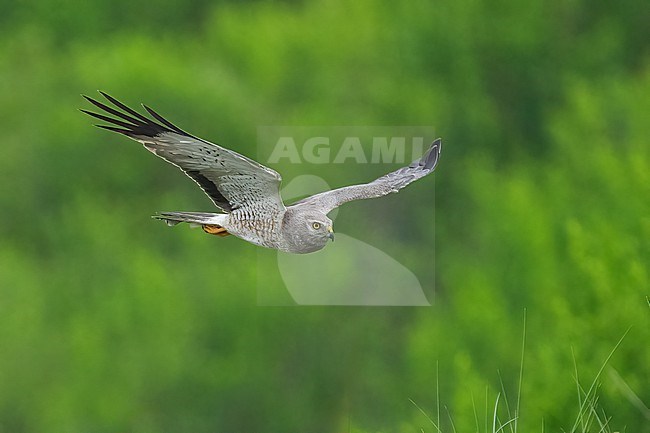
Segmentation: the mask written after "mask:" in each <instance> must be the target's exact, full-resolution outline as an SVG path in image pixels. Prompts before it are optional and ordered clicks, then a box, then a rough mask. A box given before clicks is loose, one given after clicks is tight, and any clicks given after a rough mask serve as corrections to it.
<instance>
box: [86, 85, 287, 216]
mask: <svg viewBox="0 0 650 433" xmlns="http://www.w3.org/2000/svg"><path fill="white" fill-rule="evenodd" d="M100 93H101V94H102V95H103V96H104V97H105V98H106V99H107V100H108V101H109V102H110V103H111V104H112V105H113V106H114V107H115V108H113V107H110V106H108V105H105V104H103V103H101V102H99V101H96V100H94V99H92V98H90V97H88V96H85V95H84V98H86V99H87V100H88V101H89V102H90V103H91V104H93V105H94V106H96V107H97V108H99V109H101V110H103V112H104V114H99V113H94V112H91V111H88V110H81V111H83V112H84V113H86V114H89V115H90V116H93V117H95V118H97V119H100V120H102V121H105V122H108V123H109V124H110V125H97V126H99V127H100V128H104V129H108V130H109V131H113V132H117V133H120V134H124V135H126V136H127V137H129V138H132V139H133V140H136V141H139V142H140V143H142V144H143V145H144V147H146V148H147V149H148V150H150V151H151V152H152V153H154V154H155V155H157V156H159V157H161V158H162V159H164V160H165V161H167V162H169V163H171V164H174V165H176V166H177V167H179V168H180V169H181V170H182V171H183V172H184V173H185V174H186V175H188V176H189V177H190V178H192V180H194V181H195V182H196V183H197V184H198V185H199V186H200V187H201V189H203V191H204V192H205V193H206V194H207V195H208V196H209V197H210V198H211V199H212V201H213V202H214V204H215V205H217V206H218V207H219V208H220V209H222V210H223V211H225V212H229V213H230V212H242V213H246V214H247V215H250V216H251V217H252V216H253V215H255V219H260V218H262V219H263V218H268V217H271V216H273V215H277V212H280V211H283V210H284V204H283V203H282V198H281V197H280V182H281V181H282V178H281V177H280V175H279V174H278V173H277V172H276V171H275V170H272V169H270V168H268V167H265V166H263V165H261V164H259V163H257V162H255V161H253V160H252V159H250V158H247V157H245V156H243V155H240V154H239V153H237V152H234V151H232V150H229V149H225V148H223V147H221V146H219V145H216V144H213V143H210V142H208V141H205V140H202V139H200V138H198V137H195V136H193V135H191V134H188V133H187V132H185V131H183V130H182V129H180V128H178V127H177V126H175V125H173V124H172V123H171V122H169V121H167V120H166V119H164V118H163V117H162V116H160V115H159V114H158V113H156V112H155V111H154V110H152V109H151V108H149V107H147V106H146V105H143V107H144V108H145V110H147V112H148V113H149V114H150V115H151V116H152V117H153V119H150V118H147V117H145V116H143V115H141V114H140V113H138V112H137V111H135V110H133V109H131V108H129V107H127V106H126V105H124V104H122V103H121V102H119V101H118V100H116V99H115V98H113V97H111V96H109V95H107V94H106V93H104V92H100ZM109 115H110V116H109ZM154 119H155V120H154Z"/></svg>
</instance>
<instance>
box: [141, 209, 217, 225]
mask: <svg viewBox="0 0 650 433" xmlns="http://www.w3.org/2000/svg"><path fill="white" fill-rule="evenodd" d="M224 216H225V215H223V214H217V213H209V212H161V213H159V214H157V215H152V216H151V218H155V219H157V220H161V221H165V223H167V225H168V226H175V225H176V224H180V223H189V224H190V225H191V226H194V227H200V226H203V225H205V224H214V225H220V223H222V222H223V221H222V220H223V217H224Z"/></svg>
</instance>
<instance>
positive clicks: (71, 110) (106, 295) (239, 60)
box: [0, 0, 650, 433]
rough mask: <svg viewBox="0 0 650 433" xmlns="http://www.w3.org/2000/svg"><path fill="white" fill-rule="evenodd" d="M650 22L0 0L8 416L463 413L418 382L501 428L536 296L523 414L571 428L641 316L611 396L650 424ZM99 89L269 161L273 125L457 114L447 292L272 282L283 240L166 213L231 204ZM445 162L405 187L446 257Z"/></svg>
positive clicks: (374, 5)
mask: <svg viewBox="0 0 650 433" xmlns="http://www.w3.org/2000/svg"><path fill="white" fill-rule="evenodd" d="M648 22H650V10H649V8H648V4H647V1H644V0H638V1H635V0H630V1H623V2H611V1H604V0H596V1H587V0H572V1H531V2H522V1H518V0H502V1H494V2H480V1H476V0H460V1H449V2H438V1H435V2H424V1H412V2H407V1H403V2H400V1H396V2H375V1H367V0H361V1H357V2H345V1H336V0H333V1H315V2H307V1H305V2H300V1H295V2H292V1H284V2H267V1H248V2H207V1H194V2H186V1H180V0H166V1H159V2H156V3H145V2H133V1H127V0H119V1H87V2H82V1H76V2H75V1H71V2H64V1H54V0H49V1H41V0H38V1H36V0H24V1H20V2H18V1H16V2H11V1H7V0H3V1H0V38H1V39H0V127H1V135H0V137H1V138H0V141H1V145H0V221H1V222H2V224H0V241H1V242H0V431H2V432H12V433H19V432H40V433H45V432H118V431H122V432H125V431H129V432H282V433H285V432H298V431H301V432H349V431H352V432H413V431H417V432H419V431H422V430H424V431H426V432H433V431H435V428H434V427H433V426H432V425H431V423H430V422H429V420H428V419H427V417H425V416H424V415H423V414H422V413H421V412H420V410H419V409H418V407H416V406H415V405H414V404H413V403H412V402H411V401H409V400H412V401H413V402H415V403H416V404H417V406H419V407H420V408H421V409H422V410H423V411H424V412H425V413H427V414H428V416H429V417H431V418H433V419H434V420H435V418H436V415H435V413H436V411H437V408H438V407H439V408H440V411H441V412H442V417H443V420H442V421H441V424H442V427H443V429H444V430H445V431H452V429H453V426H451V421H450V419H453V423H454V425H455V428H456V429H457V431H459V432H465V431H476V430H480V431H487V430H490V429H491V424H492V410H493V406H494V403H495V399H496V395H497V393H498V392H500V391H502V388H503V390H505V394H506V395H507V397H508V402H509V405H510V409H511V412H512V410H513V409H514V406H515V405H516V399H517V383H518V377H519V373H520V368H519V365H520V357H521V340H522V333H523V323H524V319H523V316H524V310H526V312H527V313H526V314H527V321H526V333H527V336H526V349H525V368H524V371H523V384H522V390H521V391H522V392H521V409H520V415H521V416H520V418H519V419H518V429H519V431H522V432H530V431H542V425H544V431H559V430H560V429H561V428H563V429H565V430H570V429H571V426H572V425H573V423H574V421H575V419H576V416H577V413H578V411H579V403H578V400H579V392H578V390H577V389H576V384H575V372H574V363H575V365H577V370H578V375H579V377H580V381H581V383H582V384H583V386H585V387H588V386H589V384H590V382H591V381H592V380H593V379H594V378H595V377H596V375H597V372H598V370H599V368H600V367H601V365H602V363H603V362H604V360H605V358H606V357H607V355H608V353H609V352H610V351H611V350H612V349H613V348H614V346H615V345H616V342H617V341H618V340H619V338H621V336H622V335H623V334H624V333H625V331H626V330H627V329H628V328H631V329H630V331H629V333H628V334H627V336H626V337H625V339H624V340H623V342H622V344H621V346H620V347H619V349H618V350H617V351H616V353H615V354H614V356H613V358H612V359H611V360H610V362H609V363H608V367H607V368H605V370H604V372H603V374H602V376H601V383H602V386H601V388H600V390H599V395H600V400H599V405H600V406H601V407H602V409H603V410H604V411H605V413H606V414H607V416H611V417H612V419H611V421H610V425H611V428H612V430H613V431H623V430H625V431H629V432H637V433H647V432H650V422H649V421H648V411H647V409H646V410H644V409H643V408H642V407H640V406H639V401H638V400H635V398H634V396H633V395H634V394H635V395H636V396H637V397H638V399H640V401H642V402H644V403H645V405H650V344H648V342H650V308H649V307H648V303H647V299H646V296H647V295H648V294H650V287H649V286H650V271H649V270H648V268H649V267H648V264H649V263H650V194H649V193H650V170H649V169H648V168H649V166H650V146H649V143H648V137H650V122H649V120H648V119H649V115H650V97H649V96H650V44H649V42H648V41H650V27H649V26H648V25H647V23H648ZM96 89H102V90H106V91H108V92H109V93H111V94H112V95H114V96H116V97H118V98H120V99H122V100H123V101H124V102H127V103H129V104H131V105H135V104H137V103H139V102H145V103H147V104H148V105H150V106H153V107H154V108H156V109H157V110H158V111H159V112H161V113H162V114H164V115H166V116H167V117H168V118H170V119H171V120H172V121H174V122H175V123H176V124H178V125H179V126H180V127H182V128H184V129H186V130H189V131H190V132H192V133H194V134H196V135H198V136H201V137H205V138H207V139H211V140H214V141H217V142H219V143H221V144H224V145H227V146H229V147H232V148H235V149H236V150H238V151H240V152H242V153H244V154H248V155H251V156H255V155H256V152H257V149H256V128H257V126H258V125H434V126H435V127H436V128H437V130H438V134H439V135H440V136H442V137H443V138H444V140H445V147H444V152H443V154H442V160H441V163H440V165H439V168H438V170H437V171H436V173H435V174H434V177H435V190H436V197H435V256H436V257H435V280H434V281H431V280H426V281H422V284H423V287H424V289H425V292H426V293H427V296H428V297H429V300H430V301H432V303H433V306H431V307H422V308H360V307H357V308H355V307H260V306H257V302H256V299H257V290H256V287H257V281H258V277H259V273H260V272H264V269H258V268H257V266H256V265H255V263H256V262H255V260H256V257H257V254H261V253H260V252H259V251H260V250H259V248H256V247H254V246H253V245H250V244H247V243H245V242H242V241H239V240H238V239H234V238H232V237H231V238H227V239H218V238H214V237H211V236H205V235H203V234H202V233H200V232H199V231H197V230H189V229H187V228H180V227H179V228H177V229H175V230H171V229H168V228H167V227H165V226H164V225H163V224H160V223H155V222H153V221H151V220H150V219H149V215H150V214H152V213H154V212H156V211H160V210H208V209H209V205H210V203H209V201H208V200H207V199H206V198H205V197H204V196H203V195H202V193H201V192H200V191H199V190H198V188H196V187H195V185H194V184H193V183H192V182H191V181H190V180H189V179H186V178H185V177H184V176H183V174H182V173H180V172H179V171H177V170H175V169H174V168H173V167H170V166H168V165H166V164H164V163H162V162H161V161H160V160H157V159H156V158H153V157H152V156H151V155H150V154H148V153H147V152H145V151H144V150H143V149H142V148H141V146H139V145H137V144H136V143H134V142H130V141H128V140H126V139H124V138H123V137H118V136H116V135H111V134H109V133H108V132H105V131H100V130H98V129H96V128H93V127H91V124H92V123H93V122H92V121H91V119H89V118H87V117H86V116H84V115H82V114H81V113H79V112H78V111H77V108H80V107H84V108H88V104H87V103H85V101H83V100H82V99H81V97H80V96H79V94H80V93H84V94H90V95H97V94H96V93H95V90H96ZM277 168H278V169H280V167H277ZM302 168H303V169H304V167H302ZM382 169H385V167H377V166H374V167H373V166H372V165H367V166H362V167H359V166H356V165H354V164H350V165H349V166H347V167H342V168H337V170H336V172H335V173H336V177H335V178H331V179H327V181H328V182H329V183H330V184H331V185H332V186H339V185H345V184H349V183H354V182H361V181H365V180H368V179H371V178H372V177H373V176H375V175H379V174H381V170H382ZM282 170H285V168H282ZM286 170H288V173H291V170H292V168H291V167H288V168H286ZM378 170H379V171H378ZM284 172H285V171H283V173H284ZM285 178H286V177H285ZM432 185H433V181H432V178H427V179H425V180H422V181H420V182H418V183H417V184H414V185H412V186H411V187H409V188H408V189H407V190H404V191H403V192H402V193H400V194H398V195H394V196H392V197H390V198H386V199H385V200H390V202H389V203H392V204H394V205H395V206H403V205H404V204H408V206H409V211H408V214H407V215H404V216H401V217H400V219H399V220H398V221H397V222H392V224H393V225H394V226H396V228H394V227H390V230H388V233H387V234H386V238H385V239H386V242H387V243H390V244H391V245H393V246H394V247H395V248H398V249H400V251H402V252H401V253H400V254H401V256H400V257H402V260H405V261H407V262H408V263H409V267H410V268H412V269H414V270H416V271H417V270H422V269H429V268H430V267H431V266H433V263H432V262H431V260H430V258H431V254H430V252H431V248H433V247H432V245H431V244H430V243H425V242H421V241H419V240H418V239H420V238H419V237H418V234H423V235H424V238H427V237H428V238H431V237H432V233H433V230H434V225H433V224H432V222H431V217H430V209H431V208H430V206H431V204H430V202H427V201H426V200H418V198H421V197H423V196H426V194H427V193H429V192H430V191H431V188H432ZM366 205H367V206H368V207H367V208H366ZM349 206H350V209H349V210H348V209H346V208H344V209H342V210H341V212H340V214H339V216H338V219H337V230H339V231H341V232H344V233H347V234H350V235H354V236H355V237H357V238H359V239H368V236H370V234H371V230H372V229H373V227H372V226H371V225H361V224H359V223H358V222H357V221H358V216H359V215H361V213H360V212H365V211H369V210H372V209H373V206H374V205H373V204H370V202H368V203H367V204H355V205H349ZM377 224H380V225H381V226H382V227H381V228H382V229H384V228H385V225H386V224H387V222H384V221H380V222H378V223H377ZM375 229H377V227H375ZM374 239H376V238H374ZM380 239H382V238H380ZM335 246H336V244H333V245H330V246H328V248H332V247H335ZM378 247H379V246H378ZM269 253H273V252H269ZM425 259H426V260H425ZM268 271H269V272H273V271H274V270H273V269H269V270H268ZM416 273H417V272H416ZM436 371H438V372H439V373H438V374H437V373H436ZM502 383H503V385H502ZM633 393H634V394H633ZM437 394H439V396H440V404H439V405H438V404H437V403H436V400H437V399H436V395H437ZM500 401H501V404H500V408H501V409H500V419H501V420H502V421H504V422H505V421H506V420H507V419H508V414H507V411H506V408H505V405H504V396H503V392H502V395H501V397H500ZM445 408H446V410H445ZM475 411H476V416H475ZM447 413H449V416H448V415H447ZM486 418H488V419H487V420H486ZM475 419H477V420H475ZM486 424H488V426H486ZM599 429H600V427H598V426H594V427H593V428H592V431H599ZM583 430H585V431H586V430H588V429H587V428H584V429H583Z"/></svg>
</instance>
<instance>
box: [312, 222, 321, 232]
mask: <svg viewBox="0 0 650 433" xmlns="http://www.w3.org/2000/svg"><path fill="white" fill-rule="evenodd" d="M311 226H312V227H313V228H314V230H318V229H319V228H320V224H319V223H312V225H311Z"/></svg>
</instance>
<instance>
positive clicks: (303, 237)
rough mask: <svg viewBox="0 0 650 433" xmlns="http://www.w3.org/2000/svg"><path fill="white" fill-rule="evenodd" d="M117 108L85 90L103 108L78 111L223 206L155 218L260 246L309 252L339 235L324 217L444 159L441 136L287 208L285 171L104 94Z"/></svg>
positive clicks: (426, 170)
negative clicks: (387, 168)
mask: <svg viewBox="0 0 650 433" xmlns="http://www.w3.org/2000/svg"><path fill="white" fill-rule="evenodd" d="M100 93H101V94H102V95H103V96H104V97H105V98H106V100H107V101H108V102H109V103H110V104H112V106H110V105H107V104H104V103H102V102H99V101H97V100H95V99H93V98H90V97H88V96H85V95H82V96H83V97H84V98H85V99H86V100H88V102H90V103H91V104H93V105H94V106H95V107H97V108H99V109H100V110H102V111H103V113H95V112H92V111H88V110H84V109H82V110H81V111H82V112H84V113H86V114H88V115H90V116H92V117H95V118H97V119H99V120H102V121H104V122H107V123H109V125H96V126H98V127H100V128H104V129H107V130H109V131H113V132H117V133H119V134H123V135H126V136H127V137H129V138H131V139H133V140H135V141H138V142H140V143H142V144H143V145H144V147H145V148H146V149H147V150H149V151H150V152H152V153H153V154H155V155H156V156H159V157H160V158H162V159H164V160H165V161H167V162H169V163H171V164H174V165H175V166H177V167H178V168H180V169H181V170H182V171H183V172H184V173H185V174H186V175H187V176H189V177H190V178H191V179H192V180H194V181H195V182H196V183H197V184H198V185H199V187H201V189H202V190H203V191H204V192H205V194H207V195H208V197H210V199H211V200H212V202H213V203H214V204H215V205H216V206H217V207H218V208H219V209H220V210H221V211H222V212H220V213H206V212H161V213H160V214H158V215H154V216H153V218H156V219H159V220H163V221H165V222H167V224H168V225H170V226H173V225H176V224H179V223H190V224H193V225H199V226H201V227H202V228H203V231H205V232H206V233H209V234H213V235H218V236H227V235H234V236H237V237H239V238H241V239H244V240H246V241H248V242H251V243H253V244H255V245H260V246H263V247H267V248H274V249H277V250H280V251H284V252H288V253H295V254H306V253H311V252H314V251H318V250H321V249H322V248H324V247H325V245H326V244H327V242H328V241H329V240H332V241H333V240H334V231H333V227H332V220H331V219H330V218H328V217H327V214H328V213H329V212H330V211H332V210H333V209H335V208H337V207H339V206H341V205H342V204H344V203H347V202H349V201H353V200H361V199H368V198H375V197H381V196H384V195H386V194H389V193H391V192H397V191H399V190H400V189H402V188H404V187H405V186H406V185H408V184H410V183H411V182H414V181H416V180H418V179H420V178H422V177H424V176H426V175H427V174H429V173H431V172H432V171H433V170H434V169H435V168H436V165H437V164H438V160H439V158H440V148H441V144H442V142H441V139H439V138H438V139H437V140H435V141H434V142H433V143H432V144H431V146H430V147H429V148H428V149H427V151H426V152H425V153H424V155H423V156H422V158H420V159H418V160H415V161H413V163H412V164H410V165H409V166H407V167H403V168H400V169H399V170H396V171H393V172H391V173H388V174H386V175H385V176H382V177H380V178H378V179H376V180H374V181H372V182H370V183H366V184H360V185H351V186H346V187H343V188H338V189H333V190H331V191H325V192H322V193H319V194H316V195H313V196H311V197H307V198H305V199H303V200H300V201H298V202H296V203H293V204H291V205H289V206H285V204H284V203H283V201H282V198H281V197H280V182H281V180H282V178H281V176H280V174H278V173H277V172H276V171H275V170H272V169H270V168H268V167H265V166H264V165H262V164H259V163H258V162H256V161H253V160H252V159H250V158H247V157H246V156H244V155H241V154H239V153H237V152H235V151H233V150H230V149H226V148H224V147H221V146H219V145H217V144H214V143H210V142H209V141H206V140H203V139H201V138H198V137H195V136H194V135H192V134H189V133H187V132H185V131H183V130H182V129H180V128H179V127H177V126H175V125H173V124H172V123H171V122H169V121H168V120H166V119H164V118H163V117H162V116H161V115H159V114H158V113H156V112H155V111H154V110H152V109H151V108H149V107H147V106H146V105H144V104H143V107H144V109H145V110H146V111H147V112H148V113H149V115H150V116H151V118H149V117H145V116H143V115H142V114H140V113H138V112H137V111H135V110H133V109H131V108H129V107H128V106H126V105H124V104H123V103H121V102H119V101H118V100H116V99H115V98H113V97H112V96H110V95H108V94H106V93H104V92H100Z"/></svg>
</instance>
